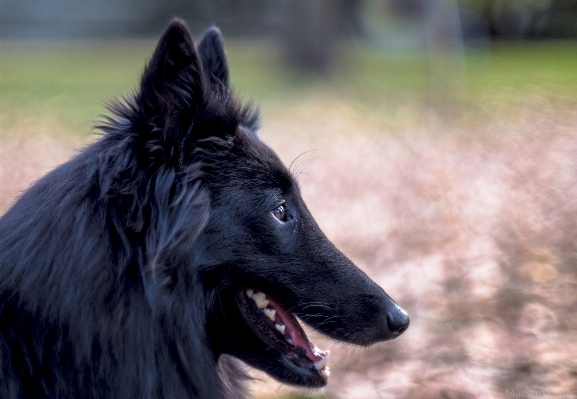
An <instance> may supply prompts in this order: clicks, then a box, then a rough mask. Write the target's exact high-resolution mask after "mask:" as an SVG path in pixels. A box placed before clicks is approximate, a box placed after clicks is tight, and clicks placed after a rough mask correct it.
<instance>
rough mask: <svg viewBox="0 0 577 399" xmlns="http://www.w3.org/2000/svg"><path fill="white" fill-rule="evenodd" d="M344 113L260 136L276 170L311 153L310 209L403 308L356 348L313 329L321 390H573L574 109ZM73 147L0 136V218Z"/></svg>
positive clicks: (302, 167)
mask: <svg viewBox="0 0 577 399" xmlns="http://www.w3.org/2000/svg"><path fill="white" fill-rule="evenodd" d="M341 111H342V110H337V112H336V113H333V114H331V115H329V116H327V119H326V120H321V122H319V124H318V125H315V126H311V125H310V123H309V122H310V120H309V119H307V118H308V116H306V115H305V116H306V117H305V118H304V120H302V121H301V122H300V123H301V125H299V124H298V123H297V124H296V126H295V124H294V123H293V124H288V123H285V122H287V121H284V120H277V121H275V120H272V121H270V122H269V123H268V125H265V126H269V127H268V130H267V129H265V130H264V132H263V137H265V141H268V142H270V143H271V144H272V146H273V147H274V148H275V149H276V150H277V151H278V152H279V153H280V155H281V157H283V159H285V160H289V161H290V160H292V159H294V158H296V155H298V154H297V153H295V152H294V150H292V148H293V144H294V143H295V142H298V140H299V139H300V138H302V137H308V140H309V142H307V143H304V144H302V143H301V145H300V146H297V147H298V148H299V151H300V149H301V148H303V145H305V146H307V145H308V146H309V148H307V149H311V148H312V149H316V151H313V152H310V153H306V154H303V155H302V156H301V157H299V158H298V159H297V160H296V161H295V162H294V163H293V166H292V170H293V171H294V172H295V174H297V175H298V179H299V182H300V183H301V186H302V191H303V196H304V198H305V200H306V202H307V204H308V206H309V208H310V209H311V211H312V213H313V215H314V216H315V218H316V219H317V221H318V222H319V224H320V226H321V228H323V230H324V231H325V232H326V233H327V235H328V236H329V238H331V239H332V240H333V241H334V242H335V244H336V245H337V246H338V247H340V248H341V249H342V250H343V251H344V252H345V253H346V254H347V255H348V256H350V257H351V258H352V259H353V260H354V261H355V262H356V263H357V264H358V265H359V266H360V267H361V268H363V269H364V270H365V271H366V272H367V273H368V274H369V275H370V276H371V277H372V278H374V279H375V280H376V281H377V282H378V283H379V284H381V285H382V286H383V287H384V288H385V290H386V291H387V292H388V293H389V294H390V295H391V297H393V298H394V299H395V300H397V302H398V303H399V304H400V305H401V306H402V307H404V308H405V309H406V310H407V311H408V312H409V314H410V316H411V327H410V328H409V330H408V331H407V332H406V333H405V334H404V335H403V336H402V337H400V338H398V339H397V340H395V341H392V342H387V343H383V344H379V345H376V346H374V347H371V348H368V349H359V348H351V347H349V346H346V345H341V344H338V343H334V342H331V341H328V340H326V339H323V338H322V337H318V336H317V335H315V334H314V333H313V340H314V341H315V342H317V343H318V345H319V346H320V347H322V348H325V349H328V348H330V347H335V350H333V351H332V354H331V364H330V368H331V372H332V374H331V381H330V383H329V385H328V387H327V388H326V389H325V390H324V392H325V395H326V396H327V397H330V398H347V399H354V398H363V399H366V398H421V399H427V398H476V397H482V396H491V395H492V394H491V392H493V393H495V392H497V391H499V390H500V389H501V390H507V389H508V390H519V391H520V390H525V391H528V390H544V391H551V392H565V391H577V358H576V356H575V353H576V349H575V348H577V313H576V312H575V309H576V308H577V128H576V127H577V113H576V112H573V111H567V112H559V111H556V110H552V109H548V108H546V107H545V109H529V110H528V111H526V114H525V115H522V117H520V118H518V119H516V120H513V121H511V120H509V121H508V120H506V119H505V118H494V119H491V120H487V121H483V123H477V122H478V121H474V122H475V123H467V126H468V127H469V128H468V129H465V131H467V133H463V131H464V129H463V126H462V125H461V124H450V123H445V122H442V121H441V120H440V119H436V118H430V120H429V119H426V118H425V119H424V120H423V122H422V124H421V126H418V127H416V128H414V127H407V128H406V129H405V131H403V132H402V134H399V135H390V134H385V133H382V132H380V131H370V129H368V131H356V129H355V127H358V126H359V125H358V124H357V122H358V121H357V120H356V119H355V118H354V117H350V115H346V113H343V112H341ZM317 116H318V115H314V117H317ZM312 117H313V116H311V118H312ZM339 118H340V119H339ZM292 119H293V122H294V118H292ZM306 128H308V129H312V130H314V131H315V134H314V137H313V136H304V133H302V132H303V131H304V129H306ZM299 131H300V133H299ZM311 137H313V138H311ZM72 148H73V146H72V145H70V144H69V143H67V142H64V141H63V140H61V139H50V138H42V137H39V138H34V139H28V140H15V139H5V140H2V141H1V142H0V213H2V212H3V211H5V210H6V209H7V208H8V206H9V204H10V203H11V202H12V201H13V200H14V198H15V197H16V196H17V195H18V193H19V192H20V191H21V190H22V189H24V188H25V187H27V186H28V185H29V184H31V182H33V181H34V180H35V179H37V178H38V177H40V176H41V175H42V174H44V173H46V172H47V171H48V170H49V169H50V168H52V167H53V166H55V165H56V164H58V163H59V162H62V161H64V160H65V158H66V157H68V156H70V155H71V154H72ZM302 152H304V151H302ZM311 161H312V162H311ZM289 163H290V162H289ZM274 391H275V389H273V392H274ZM256 394H257V396H258V392H256ZM493 396H494V395H493Z"/></svg>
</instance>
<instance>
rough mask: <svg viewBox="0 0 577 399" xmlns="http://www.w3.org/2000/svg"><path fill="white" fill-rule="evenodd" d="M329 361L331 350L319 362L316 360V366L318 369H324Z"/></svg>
mask: <svg viewBox="0 0 577 399" xmlns="http://www.w3.org/2000/svg"><path fill="white" fill-rule="evenodd" d="M328 362H329V351H327V353H326V355H325V357H323V358H322V359H321V360H319V361H318V362H315V368H316V369H317V370H322V369H323V368H324V367H325V366H326V365H327V363H328Z"/></svg>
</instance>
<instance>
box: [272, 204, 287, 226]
mask: <svg viewBox="0 0 577 399" xmlns="http://www.w3.org/2000/svg"><path fill="white" fill-rule="evenodd" d="M272 214H273V215H274V217H275V218H277V219H278V220H280V221H281V222H286V221H287V215H286V205H285V204H282V205H279V206H278V207H277V208H276V209H275V210H273V211H272Z"/></svg>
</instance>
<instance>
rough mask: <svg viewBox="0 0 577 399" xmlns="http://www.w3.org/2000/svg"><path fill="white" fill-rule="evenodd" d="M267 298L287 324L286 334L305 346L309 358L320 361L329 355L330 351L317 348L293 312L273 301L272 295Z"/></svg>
mask: <svg viewBox="0 0 577 399" xmlns="http://www.w3.org/2000/svg"><path fill="white" fill-rule="evenodd" d="M267 299H268V300H269V306H270V307H272V308H274V309H275V310H276V314H277V315H278V317H279V318H280V319H281V320H282V322H283V324H284V325H285V327H286V330H287V332H288V334H286V333H285V335H288V336H289V337H290V339H291V340H292V342H293V345H294V346H298V347H300V348H303V349H304V350H305V352H306V356H307V358H309V360H310V361H311V362H313V363H318V362H319V361H320V360H323V359H324V358H326V357H328V355H329V351H325V352H323V351H321V350H320V349H319V348H317V347H316V346H315V345H314V344H313V343H312V342H311V341H310V340H309V338H308V337H307V336H306V334H305V332H304V331H303V329H302V327H301V326H300V324H299V322H298V321H297V319H296V318H295V317H294V316H293V315H292V314H291V313H289V312H287V311H286V310H284V308H283V307H282V306H280V305H279V304H278V303H276V302H275V301H273V300H272V299H271V298H270V297H268V298H267ZM327 360H328V359H327Z"/></svg>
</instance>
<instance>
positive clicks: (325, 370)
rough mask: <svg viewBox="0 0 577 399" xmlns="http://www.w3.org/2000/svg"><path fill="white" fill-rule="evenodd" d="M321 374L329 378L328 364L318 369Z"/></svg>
mask: <svg viewBox="0 0 577 399" xmlns="http://www.w3.org/2000/svg"><path fill="white" fill-rule="evenodd" d="M319 371H320V373H321V375H322V376H323V377H325V378H329V376H330V375H331V370H329V366H327V367H325V368H324V369H322V370H319Z"/></svg>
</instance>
